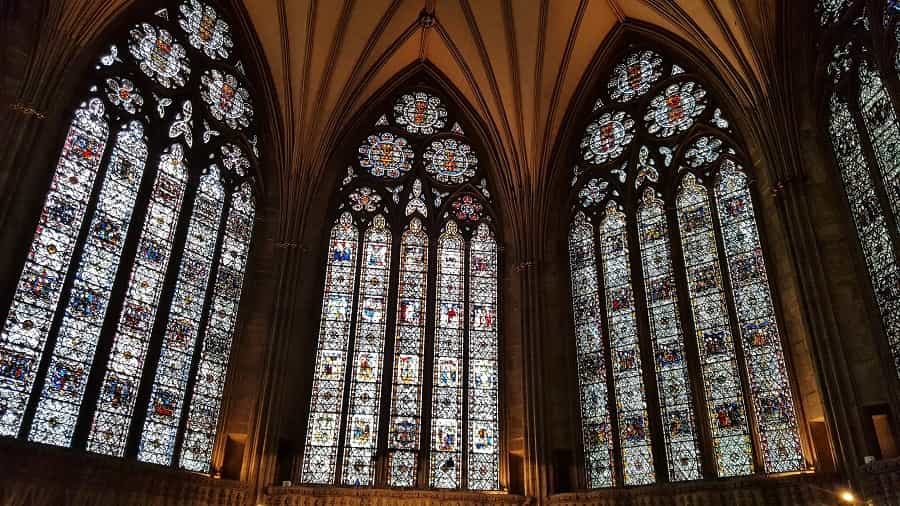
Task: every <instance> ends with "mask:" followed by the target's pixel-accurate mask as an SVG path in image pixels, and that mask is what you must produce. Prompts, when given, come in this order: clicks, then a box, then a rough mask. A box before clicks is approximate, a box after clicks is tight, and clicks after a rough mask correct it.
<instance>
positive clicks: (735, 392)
mask: <svg viewBox="0 0 900 506" xmlns="http://www.w3.org/2000/svg"><path fill="white" fill-rule="evenodd" d="M676 207H677V214H678V228H679V232H680V234H681V245H682V250H683V252H684V267H685V270H686V273H687V282H688V294H689V295H690V302H691V311H692V313H693V319H694V329H695V330H696V332H697V336H696V339H697V348H698V349H699V351H700V367H701V370H702V371H703V386H704V389H705V390H706V403H707V406H706V407H707V416H708V417H709V428H710V432H711V433H712V439H713V445H714V447H715V457H716V466H717V472H718V475H719V476H720V477H726V476H742V475H748V474H752V473H753V455H752V448H751V437H750V425H749V423H748V420H747V412H746V408H745V407H744V397H743V394H742V391H741V377H740V372H739V370H738V364H737V355H736V352H735V349H734V339H733V338H732V335H731V326H730V324H729V319H728V309H727V306H726V299H725V296H726V293H725V286H724V284H723V279H722V269H721V268H720V266H719V253H718V247H717V245H716V237H715V230H714V228H713V222H712V212H711V209H710V204H709V196H708V192H707V190H706V188H704V187H703V186H701V185H700V184H699V182H698V181H697V179H696V178H695V177H694V176H693V175H692V174H686V175H685V176H684V179H683V180H682V183H681V187H680V188H679V190H678V196H677V198H676Z"/></svg>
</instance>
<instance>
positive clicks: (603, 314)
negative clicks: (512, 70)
mask: <svg viewBox="0 0 900 506" xmlns="http://www.w3.org/2000/svg"><path fill="white" fill-rule="evenodd" d="M593 98H595V101H594V102H593V107H592V109H591V110H590V111H589V112H587V113H585V114H583V116H582V117H584V118H585V119H584V120H583V122H582V123H580V128H581V130H580V142H578V143H577V144H576V145H575V146H573V148H572V150H571V156H572V173H571V174H570V176H571V180H570V186H571V190H570V198H569V209H570V212H571V227H570V229H569V252H570V270H571V289H572V308H573V316H574V331H575V338H576V349H577V357H578V363H579V375H578V380H579V388H580V392H581V414H582V428H583V432H582V433H583V444H584V446H583V448H584V456H585V462H584V468H585V471H586V481H587V483H588V485H589V486H591V487H610V486H615V485H642V484H648V483H654V482H657V481H663V480H668V481H685V480H695V479H700V478H703V477H704V471H703V467H702V465H701V462H702V460H703V455H704V454H707V455H708V456H709V458H710V460H712V461H714V462H715V476H717V477H727V476H737V475H747V474H751V473H753V472H755V469H756V468H755V464H754V459H755V456H756V455H759V456H760V459H761V461H762V463H763V465H762V469H761V471H764V472H767V473H772V472H783V471H790V470H798V469H802V468H803V466H804V462H803V458H802V452H801V448H800V438H799V429H798V423H797V419H796V414H795V409H794V400H793V396H792V394H791V393H790V392H791V386H790V380H789V377H788V371H787V368H786V366H785V358H784V352H783V347H782V343H781V335H780V331H779V328H778V324H777V322H776V316H775V309H774V307H775V306H774V303H773V301H772V293H771V290H770V286H769V282H768V279H767V275H766V268H765V261H764V258H763V253H762V251H763V249H762V248H763V245H762V244H761V240H760V237H759V234H758V230H757V224H756V215H755V211H754V208H753V191H752V185H751V184H750V180H749V179H748V177H747V173H746V172H745V170H744V167H745V164H744V162H743V160H744V158H743V156H742V155H741V152H742V151H741V147H740V142H739V140H738V136H737V135H736V132H735V131H734V130H733V128H732V126H731V124H730V123H729V120H728V117H727V115H726V114H725V112H724V111H723V109H722V106H721V105H720V102H719V101H718V100H717V99H716V97H715V94H714V93H713V92H712V89H711V88H710V86H709V84H708V83H707V80H706V79H704V78H703V77H702V76H701V75H699V74H697V73H695V72H692V71H691V69H690V67H688V66H682V65H681V64H679V63H678V62H676V61H675V60H674V59H672V58H670V57H668V56H667V55H666V54H665V53H664V52H663V51H660V50H658V49H655V48H649V47H645V46H639V45H631V46H628V47H627V48H625V49H624V50H623V52H622V53H621V54H620V55H619V57H618V58H617V59H616V61H615V63H613V64H612V66H611V68H610V70H609V71H608V72H607V74H606V75H605V79H604V81H603V85H602V86H600V87H599V89H598V91H597V93H596V95H594V97H593ZM644 357H651V358H652V360H649V361H644V360H643V358H644ZM693 371H696V372H697V373H699V374H700V375H701V376H702V379H703V381H702V386H703V391H702V392H695V391H693V389H692V387H691V381H690V376H689V375H690V374H695V373H694V372H693ZM650 387H653V388H650ZM650 392H656V395H655V396H653V397H651V396H650ZM695 399H698V401H695ZM699 399H702V404H695V403H696V402H699ZM695 405H702V406H703V409H702V410H700V411H698V410H696V409H695V408H694V407H695ZM704 426H706V427H708V430H704V429H703V427H704ZM757 442H758V444H757ZM617 448H618V450H617ZM655 449H662V450H663V452H662V453H661V454H657V453H655ZM657 461H661V462H662V463H657ZM658 470H664V474H663V475H659V474H658V472H657V471H658ZM710 477H712V476H710Z"/></svg>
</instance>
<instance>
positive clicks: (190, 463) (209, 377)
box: [180, 182, 256, 473]
mask: <svg viewBox="0 0 900 506" xmlns="http://www.w3.org/2000/svg"><path fill="white" fill-rule="evenodd" d="M255 216H256V203H255V200H254V198H253V190H252V189H251V187H250V183H249V182H244V183H242V184H241V185H240V186H239V187H238V189H237V191H235V192H234V194H233V195H232V196H231V208H230V209H229V210H228V217H227V219H226V221H225V236H224V238H223V239H222V248H221V250H220V252H219V259H218V262H217V265H216V281H215V284H214V285H213V291H212V300H211V302H210V307H209V317H208V318H207V320H206V331H205V333H204V334H203V345H202V347H201V348H200V360H199V364H198V365H197V372H196V373H195V376H194V388H193V395H191V397H190V409H189V410H188V416H187V421H186V422H185V426H184V443H183V444H182V447H181V461H180V466H181V467H182V468H184V469H188V470H190V471H200V472H207V473H208V472H210V470H211V469H210V459H211V458H212V452H213V444H214V443H215V438H216V429H217V426H218V423H219V414H220V410H221V407H222V392H223V391H224V390H225V379H226V377H227V373H228V360H229V358H230V356H231V345H232V342H233V340H234V333H235V329H236V328H235V325H236V323H237V316H238V307H239V306H240V301H241V290H242V288H243V285H244V272H245V270H246V268H247V256H248V254H249V252H250V240H251V239H252V234H253V220H254V218H255Z"/></svg>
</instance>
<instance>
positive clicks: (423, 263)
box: [388, 218, 428, 487]
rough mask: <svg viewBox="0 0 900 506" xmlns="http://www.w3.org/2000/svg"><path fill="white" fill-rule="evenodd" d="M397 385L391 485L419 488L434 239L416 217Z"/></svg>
mask: <svg viewBox="0 0 900 506" xmlns="http://www.w3.org/2000/svg"><path fill="white" fill-rule="evenodd" d="M398 277H399V288H398V295H397V330H396V332H395V334H394V374H393V378H394V383H393V387H392V395H391V412H390V417H391V418H390V427H389V434H388V448H390V449H389V450H388V452H389V453H388V484H389V485H390V486H393V487H413V486H415V485H416V470H417V468H418V462H419V451H420V449H421V434H422V394H423V393H422V386H423V385H422V382H423V377H422V369H423V367H424V364H423V361H424V359H425V304H426V300H425V296H426V293H427V287H428V235H426V234H425V231H424V230H423V229H422V222H421V221H419V219H418V218H413V219H412V220H411V221H410V222H409V227H408V229H407V230H406V231H405V232H404V233H403V237H402V239H401V244H400V272H399V276H398Z"/></svg>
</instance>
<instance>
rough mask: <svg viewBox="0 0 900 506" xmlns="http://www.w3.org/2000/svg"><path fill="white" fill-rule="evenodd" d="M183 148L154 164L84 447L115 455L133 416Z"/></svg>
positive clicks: (181, 182) (173, 219) (183, 179)
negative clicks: (134, 254) (135, 249)
mask: <svg viewBox="0 0 900 506" xmlns="http://www.w3.org/2000/svg"><path fill="white" fill-rule="evenodd" d="M187 170H188V168H187V166H186V164H185V161H184V147H183V146H182V145H181V144H173V145H172V146H171V147H169V149H168V150H167V153H165V154H164V155H163V157H162V159H161V160H160V163H159V169H158V172H157V175H156V181H155V183H154V185H153V192H152V193H151V195H150V203H149V204H148V207H147V214H146V216H145V218H144V226H143V229H142V231H141V238H140V242H139V244H138V254H137V257H136V258H135V261H134V265H133V266H132V268H131V276H130V277H129V283H128V289H127V291H126V293H125V299H124V301H123V304H122V311H121V314H120V315H119V321H118V324H117V326H116V333H115V336H114V338H113V345H112V352H111V354H110V357H109V363H108V364H107V368H106V373H105V374H104V377H103V383H102V386H101V390H100V399H99V401H98V404H97V410H96V412H95V413H94V422H93V424H92V426H91V433H90V435H89V436H88V443H87V448H88V450H90V451H93V452H97V453H105V454H107V455H114V456H117V457H121V456H122V455H123V454H124V452H125V442H126V439H127V437H128V428H129V427H130V425H131V418H132V415H133V414H134V402H135V398H136V396H137V390H138V385H139V384H140V382H141V374H142V373H143V371H144V363H145V361H146V355H147V347H148V346H149V345H150V333H151V332H152V330H153V322H154V320H155V319H156V310H157V308H158V306H159V295H160V292H161V291H162V285H163V281H164V280H165V275H166V270H167V267H168V264H169V257H170V256H171V254H172V243H173V241H174V236H175V225H176V223H177V222H178V214H179V212H180V211H181V200H182V197H183V196H184V190H185V185H186V184H187Z"/></svg>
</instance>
